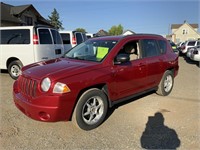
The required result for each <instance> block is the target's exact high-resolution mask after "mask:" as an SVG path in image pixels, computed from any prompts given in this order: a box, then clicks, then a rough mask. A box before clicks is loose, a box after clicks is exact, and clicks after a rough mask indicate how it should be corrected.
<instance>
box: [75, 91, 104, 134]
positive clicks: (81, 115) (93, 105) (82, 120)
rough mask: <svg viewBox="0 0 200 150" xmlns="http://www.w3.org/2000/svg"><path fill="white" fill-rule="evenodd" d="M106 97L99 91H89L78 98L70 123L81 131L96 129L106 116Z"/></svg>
mask: <svg viewBox="0 0 200 150" xmlns="http://www.w3.org/2000/svg"><path fill="white" fill-rule="evenodd" d="M107 109H108V103H107V96H106V95H105V93H104V92H102V91H101V90H99V89H96V88H94V89H90V90H88V91H86V92H84V93H83V94H82V95H81V97H80V98H79V100H78V102H77V105H76V107H75V110H74V113H73V116H72V122H73V123H75V124H76V125H77V126H78V127H79V128H81V129H83V130H91V129H94V128H96V127H98V126H99V125H100V124H101V123H102V122H103V121H104V118H105V116H106V114H107Z"/></svg>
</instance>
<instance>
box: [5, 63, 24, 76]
mask: <svg viewBox="0 0 200 150" xmlns="http://www.w3.org/2000/svg"><path fill="white" fill-rule="evenodd" d="M22 66H23V65H22V63H21V61H19V60H15V61H12V62H11V63H10V64H9V65H8V73H9V75H10V76H11V78H13V79H14V80H16V79H17V78H18V77H19V75H20V74H21V69H22Z"/></svg>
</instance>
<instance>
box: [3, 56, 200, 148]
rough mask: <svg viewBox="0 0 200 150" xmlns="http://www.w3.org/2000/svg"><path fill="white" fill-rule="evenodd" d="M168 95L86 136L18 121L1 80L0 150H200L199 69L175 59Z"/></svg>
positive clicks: (122, 108)
mask: <svg viewBox="0 0 200 150" xmlns="http://www.w3.org/2000/svg"><path fill="white" fill-rule="evenodd" d="M179 65H180V71H179V74H178V76H177V78H176V79H175V85H174V89H173V91H172V93H171V94H170V95H169V96H167V97H161V96H158V95H156V94H155V93H149V94H147V95H144V96H142V97H139V98H136V99H133V100H131V101H129V102H127V103H123V104H120V105H117V106H115V107H114V108H113V109H112V110H111V111H109V114H108V117H107V119H106V121H105V122H104V123H103V124H102V125H101V126H100V127H98V128H97V129H95V130H92V131H89V132H85V131H82V130H80V129H77V128H76V127H75V126H73V124H72V123H71V122H57V123H44V122H39V121H34V120H32V119H29V118H28V117H26V116H25V115H23V114H22V113H21V112H20V111H19V110H18V109H17V108H16V107H15V106H14V103H13V99H12V84H13V82H14V81H13V80H12V79H11V78H10V77H9V75H8V74H7V73H1V75H0V116H1V120H0V144H1V145H0V149H1V150H15V149H16V150H67V149H76V150H78V149H118V150H124V149H128V150H129V149H131V150H132V149H142V148H150V149H155V148H157V149H161V148H166V149H175V148H177V149H181V150H188V149H194V150H195V149H196V150H197V149H198V150H199V149H200V68H199V67H198V65H197V64H195V63H193V62H189V61H188V60H185V59H184V58H183V57H180V58H179Z"/></svg>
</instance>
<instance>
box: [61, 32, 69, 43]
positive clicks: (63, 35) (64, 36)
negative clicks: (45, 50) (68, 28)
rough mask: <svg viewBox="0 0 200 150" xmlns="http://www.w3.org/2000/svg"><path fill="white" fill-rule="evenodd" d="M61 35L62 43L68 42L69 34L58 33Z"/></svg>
mask: <svg viewBox="0 0 200 150" xmlns="http://www.w3.org/2000/svg"><path fill="white" fill-rule="evenodd" d="M60 35H61V37H62V41H63V44H70V34H69V33H60Z"/></svg>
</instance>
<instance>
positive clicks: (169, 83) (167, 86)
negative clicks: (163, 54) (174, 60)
mask: <svg viewBox="0 0 200 150" xmlns="http://www.w3.org/2000/svg"><path fill="white" fill-rule="evenodd" d="M173 86H174V75H173V73H172V71H170V70H167V71H166V72H165V73H164V75H163V77H162V79H161V81H160V84H159V85H158V90H157V91H156V93H157V94H158V95H162V96H167V95H169V94H170V93H171V91H172V89H173Z"/></svg>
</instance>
